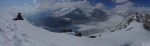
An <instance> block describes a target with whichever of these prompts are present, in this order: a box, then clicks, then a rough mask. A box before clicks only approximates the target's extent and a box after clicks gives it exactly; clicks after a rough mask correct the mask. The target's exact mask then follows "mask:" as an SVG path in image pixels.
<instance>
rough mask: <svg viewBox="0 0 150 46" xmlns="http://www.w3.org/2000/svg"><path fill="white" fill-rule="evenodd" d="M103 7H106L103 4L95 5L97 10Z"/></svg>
mask: <svg viewBox="0 0 150 46" xmlns="http://www.w3.org/2000/svg"><path fill="white" fill-rule="evenodd" d="M103 7H105V6H104V4H103V3H97V4H96V5H95V8H103Z"/></svg>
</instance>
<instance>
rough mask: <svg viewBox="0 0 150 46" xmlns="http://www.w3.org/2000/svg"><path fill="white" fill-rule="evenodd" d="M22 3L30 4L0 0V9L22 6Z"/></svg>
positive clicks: (25, 1) (26, 1)
mask: <svg viewBox="0 0 150 46" xmlns="http://www.w3.org/2000/svg"><path fill="white" fill-rule="evenodd" d="M24 3H27V4H32V0H0V9H4V8H8V7H9V6H13V5H16V6H22V5H24Z"/></svg>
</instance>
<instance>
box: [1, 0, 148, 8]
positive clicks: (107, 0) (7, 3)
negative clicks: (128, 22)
mask: <svg viewBox="0 0 150 46" xmlns="http://www.w3.org/2000/svg"><path fill="white" fill-rule="evenodd" d="M88 1H89V2H90V3H91V4H92V5H95V4H97V3H103V4H104V5H105V6H108V7H115V5H116V3H114V2H113V0H88ZM120 1H125V0H120ZM128 1H131V2H133V3H134V4H135V5H136V6H144V7H150V0H128ZM24 4H29V5H32V4H33V0H0V9H5V8H8V7H11V6H23V5H24Z"/></svg>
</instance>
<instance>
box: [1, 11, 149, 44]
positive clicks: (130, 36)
mask: <svg viewBox="0 0 150 46" xmlns="http://www.w3.org/2000/svg"><path fill="white" fill-rule="evenodd" d="M0 16H1V17H0V46H150V41H149V40H150V37H149V36H150V32H149V31H147V30H145V29H144V28H143V23H139V22H136V21H133V22H131V24H129V25H128V26H127V27H126V28H122V29H120V30H118V31H115V32H109V33H107V32H104V33H103V34H101V36H98V37H97V38H95V39H92V38H86V37H77V36H73V35H70V34H66V33H53V32H49V31H47V30H45V29H42V28H40V27H36V26H33V25H32V24H31V23H29V22H28V21H26V20H18V21H13V20H12V19H13V18H14V17H13V16H11V15H9V14H2V15H0Z"/></svg>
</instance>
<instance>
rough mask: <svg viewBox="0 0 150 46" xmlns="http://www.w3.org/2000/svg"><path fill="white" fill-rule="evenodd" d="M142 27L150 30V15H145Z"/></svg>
mask: <svg viewBox="0 0 150 46" xmlns="http://www.w3.org/2000/svg"><path fill="white" fill-rule="evenodd" d="M143 26H144V28H145V29H147V30H149V31H150V15H145V22H144V24H143Z"/></svg>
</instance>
